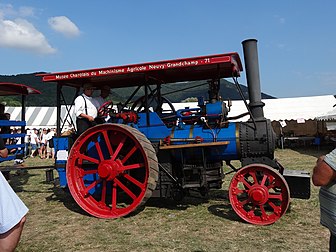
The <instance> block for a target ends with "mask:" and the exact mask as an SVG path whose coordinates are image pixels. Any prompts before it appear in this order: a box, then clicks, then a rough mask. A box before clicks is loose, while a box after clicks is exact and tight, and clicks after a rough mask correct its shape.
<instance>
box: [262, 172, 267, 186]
mask: <svg viewBox="0 0 336 252" xmlns="http://www.w3.org/2000/svg"><path fill="white" fill-rule="evenodd" d="M267 178H268V177H267V176H266V175H265V174H264V176H263V178H262V180H261V183H260V185H262V186H263V185H265V182H266V179H267Z"/></svg>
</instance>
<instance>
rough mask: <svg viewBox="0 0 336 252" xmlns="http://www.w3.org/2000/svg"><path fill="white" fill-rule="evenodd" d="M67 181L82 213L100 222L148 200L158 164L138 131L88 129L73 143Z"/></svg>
mask: <svg viewBox="0 0 336 252" xmlns="http://www.w3.org/2000/svg"><path fill="white" fill-rule="evenodd" d="M66 177H67V182H68V186H69V190H70V192H71V194H72V196H73V198H74V199H75V201H76V202H77V203H78V205H79V206H80V207H81V208H82V209H83V210H84V211H86V212H87V213H89V214H91V215H93V216H96V217H99V218H118V217H121V216H124V215H127V214H129V213H131V212H133V211H135V210H136V209H137V208H138V207H139V206H141V205H143V204H144V203H145V202H146V201H147V199H148V198H150V197H151V195H152V191H153V190H154V189H155V187H156V182H157V180H158V162H157V157H156V154H155V151H154V148H153V146H152V144H151V143H150V142H149V140H148V139H147V138H146V137H145V136H144V135H143V134H142V133H140V132H139V131H138V130H136V129H134V128H131V127H130V126H127V125H120V124H104V125H98V126H95V127H93V128H90V129H88V130H87V131H85V132H84V133H83V134H82V135H80V137H79V138H78V139H77V140H76V141H75V143H74V144H73V146H72V148H71V151H70V153H69V158H68V162H67V167H66Z"/></svg>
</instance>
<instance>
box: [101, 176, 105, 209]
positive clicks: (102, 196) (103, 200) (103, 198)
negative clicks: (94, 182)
mask: <svg viewBox="0 0 336 252" xmlns="http://www.w3.org/2000/svg"><path fill="white" fill-rule="evenodd" d="M101 190H102V195H101V198H100V202H101V203H102V205H103V204H104V205H105V201H106V180H103V186H102V189H101Z"/></svg>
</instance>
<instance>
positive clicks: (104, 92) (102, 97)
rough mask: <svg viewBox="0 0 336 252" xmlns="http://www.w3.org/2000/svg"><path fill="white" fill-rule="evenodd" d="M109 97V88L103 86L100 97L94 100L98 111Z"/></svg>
mask: <svg viewBox="0 0 336 252" xmlns="http://www.w3.org/2000/svg"><path fill="white" fill-rule="evenodd" d="M109 95H110V87H109V86H103V87H102V88H101V89H100V95H99V96H98V97H96V100H97V101H98V103H99V105H98V107H97V108H98V109H99V108H100V106H101V105H103V104H104V103H105V102H106V100H105V99H106V98H107V97H108V96H109Z"/></svg>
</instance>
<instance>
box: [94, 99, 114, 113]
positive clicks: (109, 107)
mask: <svg viewBox="0 0 336 252" xmlns="http://www.w3.org/2000/svg"><path fill="white" fill-rule="evenodd" d="M112 111H113V102H112V101H107V102H104V103H103V104H102V105H101V106H100V107H99V108H98V115H99V116H103V117H106V116H108V115H109V114H110V113H111V112H112Z"/></svg>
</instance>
